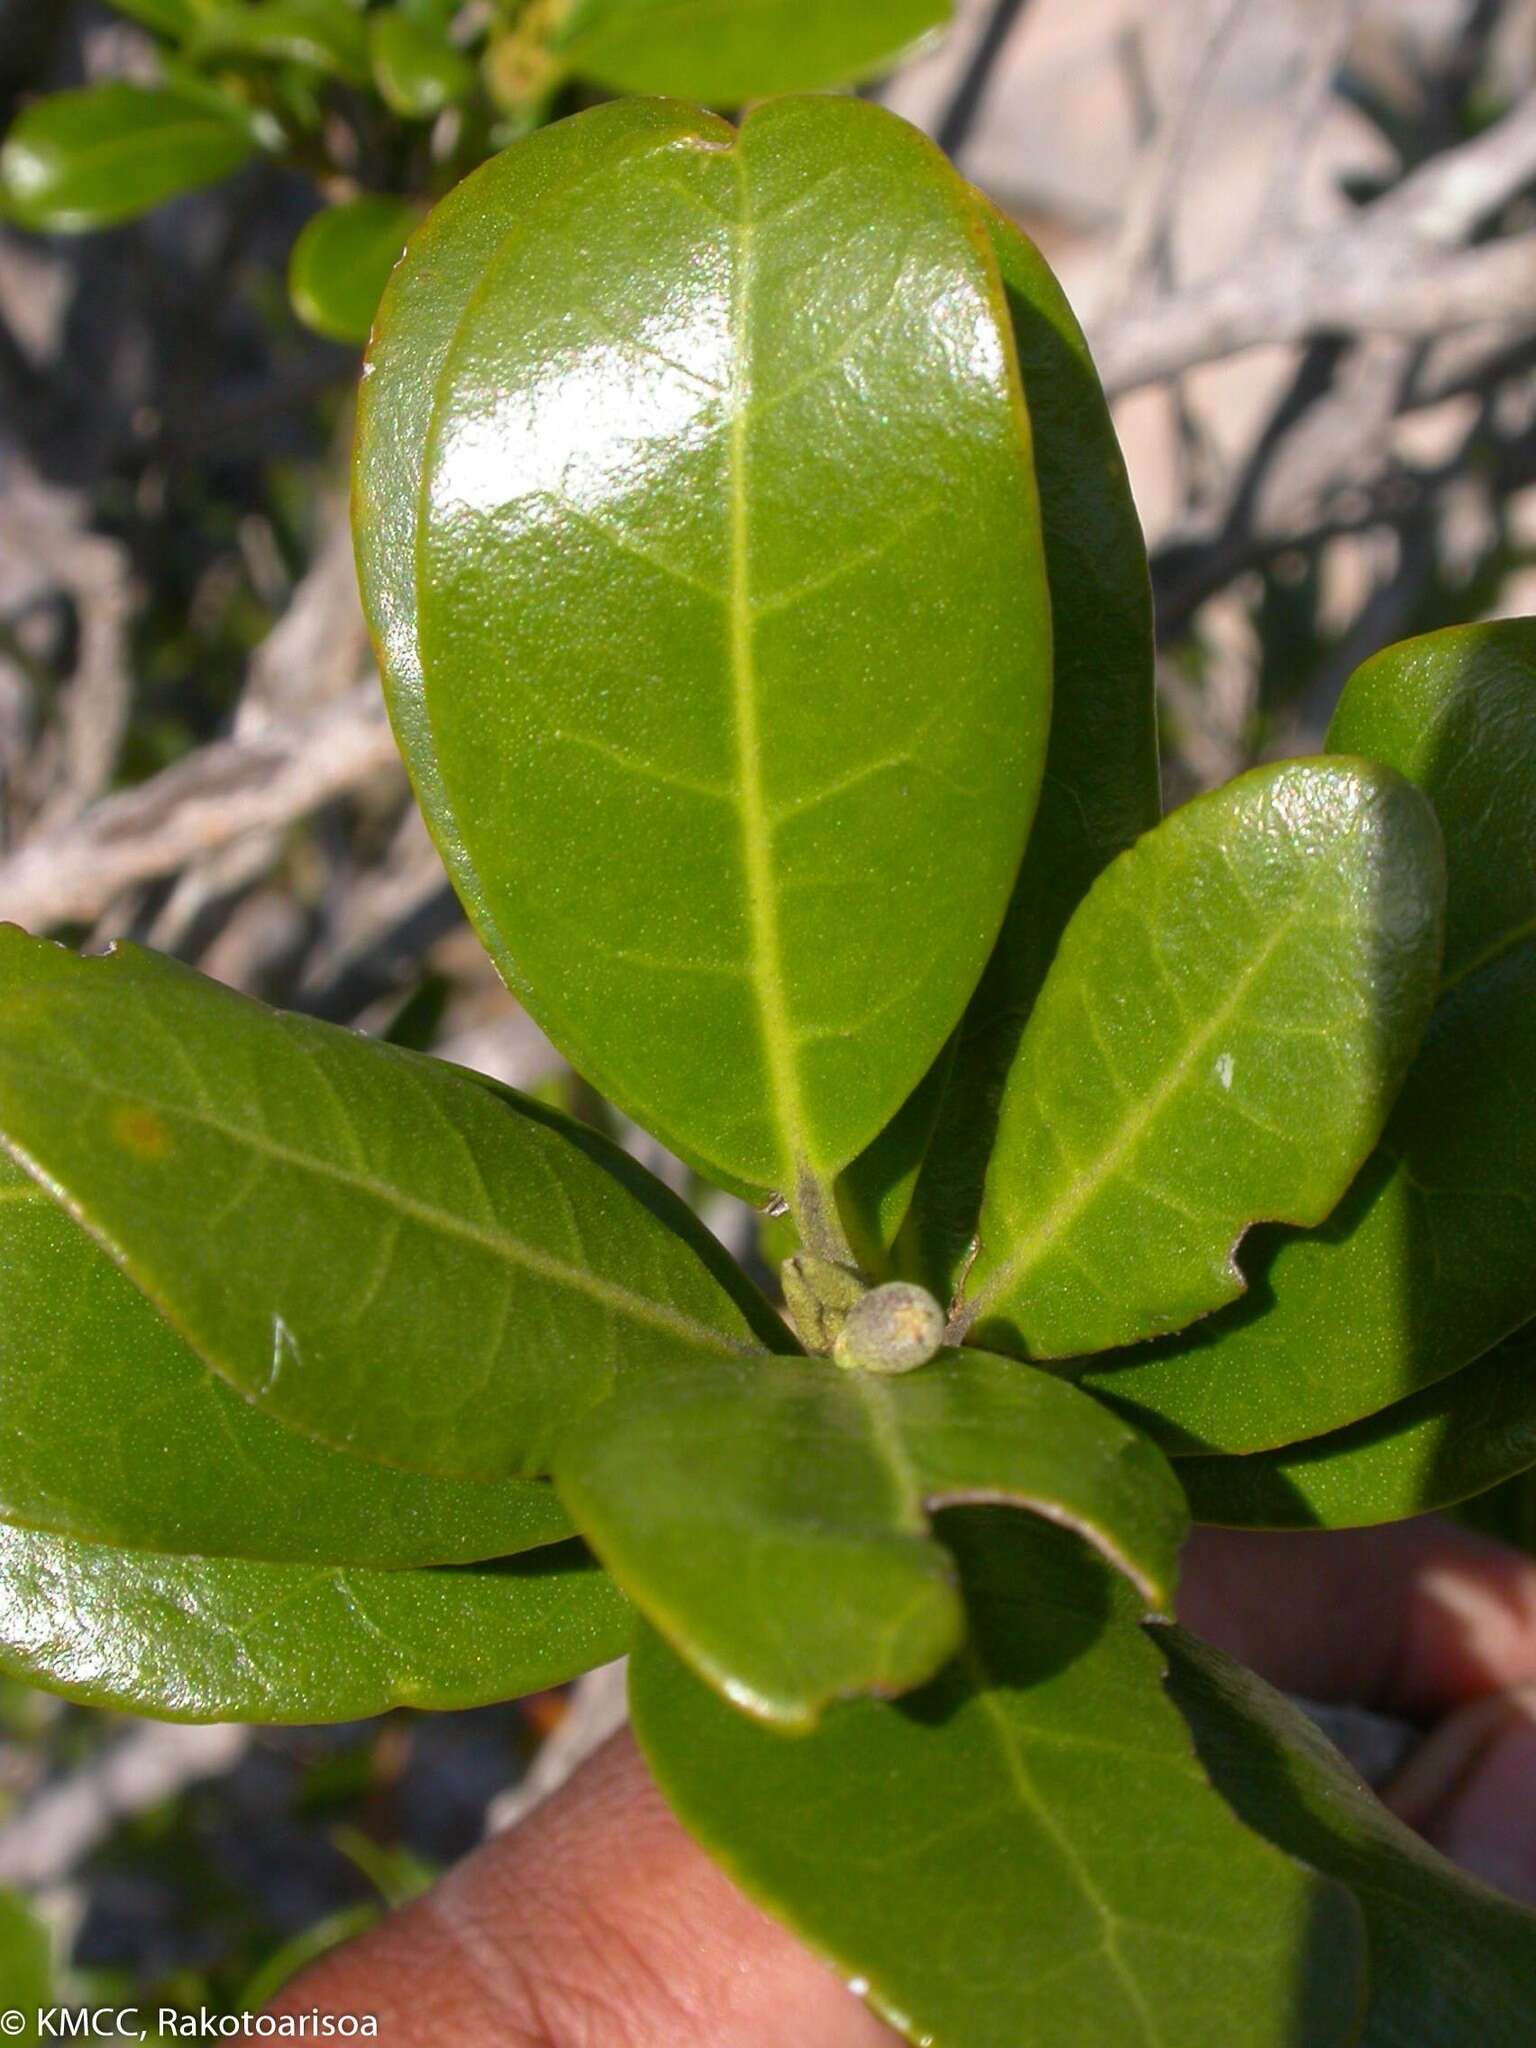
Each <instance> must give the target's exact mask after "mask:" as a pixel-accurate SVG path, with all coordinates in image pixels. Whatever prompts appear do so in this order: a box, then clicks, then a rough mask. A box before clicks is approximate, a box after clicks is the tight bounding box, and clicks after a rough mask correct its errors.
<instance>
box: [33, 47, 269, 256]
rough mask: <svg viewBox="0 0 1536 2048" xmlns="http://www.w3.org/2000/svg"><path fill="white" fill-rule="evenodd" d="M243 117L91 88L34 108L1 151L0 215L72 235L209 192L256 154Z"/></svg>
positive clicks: (135, 88) (181, 100) (199, 101)
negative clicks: (198, 192)
mask: <svg viewBox="0 0 1536 2048" xmlns="http://www.w3.org/2000/svg"><path fill="white" fill-rule="evenodd" d="M254 151H255V143H254V141H253V139H252V135H251V130H250V127H249V125H248V123H247V122H246V120H245V117H244V116H243V115H242V114H241V112H240V110H239V109H238V108H237V107H235V106H234V105H233V104H231V105H230V106H229V109H228V111H227V112H226V113H221V112H220V111H219V110H218V108H217V107H215V106H214V105H212V104H211V103H210V102H209V100H208V99H206V98H196V99H194V98H192V97H191V96H189V95H186V94H183V93H177V92H164V91H155V90H152V89H150V88H149V87H146V86H140V85H118V84H111V85H92V86H86V87H84V88H83V89H82V90H81V91H79V92H60V93H54V94H52V95H50V96H49V97H48V98H47V99H41V100H36V101H34V102H33V104H32V105H31V106H30V107H27V108H25V109H24V110H23V112H22V113H21V114H19V115H18V116H17V118H16V120H15V121H14V122H13V123H12V124H11V127H10V130H9V131H8V133H7V135H6V138H5V141H4V144H3V145H0V211H3V213H4V216H5V218H6V219H8V220H11V221H14V222H15V223H16V225H17V226H18V227H24V228H32V229H34V230H37V231H39V232H43V233H51V234H79V233H83V232H84V231H85V230H87V229H90V228H104V227H111V226H113V225H115V224H116V223H117V222H119V221H125V220H132V219H134V218H135V216H136V215H138V214H141V213H148V212H149V210H150V209H151V207H155V206H158V205H160V203H161V202H162V200H166V199H174V198H175V197H176V196H177V195H178V194H179V193H182V192H192V191H195V190H196V189H197V188H198V187H199V186H200V185H211V184H212V183H213V182H214V181H215V179H218V178H224V177H227V176H228V175H229V173H230V172H231V171H237V170H238V169H239V168H240V166H241V165H242V164H243V163H245V162H246V160H247V159H248V158H249V157H250V156H252V155H253V154H254Z"/></svg>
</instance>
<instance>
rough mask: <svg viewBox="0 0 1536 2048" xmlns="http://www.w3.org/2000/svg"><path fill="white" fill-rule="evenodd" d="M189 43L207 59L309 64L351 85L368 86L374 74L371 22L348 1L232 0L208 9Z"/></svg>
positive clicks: (200, 57)
mask: <svg viewBox="0 0 1536 2048" xmlns="http://www.w3.org/2000/svg"><path fill="white" fill-rule="evenodd" d="M187 48H188V51H189V53H190V54H191V55H192V56H194V57H197V58H198V59H200V60H202V61H204V62H208V61H211V60H215V59H219V58H228V57H237V58H238V57H254V58H259V59H262V60H264V61H266V62H268V63H283V64H304V65H308V66H309V67H310V68H311V69H312V70H315V71H322V72H325V73H327V74H329V75H330V76H332V77H335V78H342V79H345V80H346V81H347V83H348V84H349V85H366V84H367V83H368V81H369V77H370V75H371V74H370V70H369V63H368V29H367V24H366V22H365V21H364V19H363V17H362V15H361V14H359V13H358V12H357V10H356V9H355V8H352V7H350V6H348V5H347V4H346V0H228V4H227V5H224V6H216V7H213V8H210V9H208V10H207V11H206V12H204V14H203V16H202V18H201V19H200V20H199V22H198V24H197V27H196V29H195V30H194V32H193V34H192V35H191V36H190V37H189V39H188V43H187Z"/></svg>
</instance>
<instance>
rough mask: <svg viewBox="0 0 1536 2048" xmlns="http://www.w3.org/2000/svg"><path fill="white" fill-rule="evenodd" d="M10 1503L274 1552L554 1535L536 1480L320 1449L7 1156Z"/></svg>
mask: <svg viewBox="0 0 1536 2048" xmlns="http://www.w3.org/2000/svg"><path fill="white" fill-rule="evenodd" d="M0 1301H3V1302H4V1310H3V1314H0V1519H3V1520H5V1521H8V1522H19V1523H22V1524H24V1525H26V1526H27V1527H30V1528H38V1529H50V1530H53V1531H54V1532H56V1533H57V1534H59V1535H62V1536H73V1537H78V1538H80V1539H81V1540H83V1541H85V1542H90V1543H112V1544H118V1545H124V1546H126V1547H128V1548H130V1549H135V1550H165V1551H175V1552H187V1551H190V1552H193V1553H199V1554H203V1555H208V1556H215V1557H249V1558H258V1559H263V1560H266V1561H268V1562H270V1563H276V1564H287V1563H292V1564H361V1565H373V1566H376V1567H378V1568H380V1569H383V1568H391V1569H395V1568H398V1567H400V1566H403V1565H430V1564H460V1563H468V1562H472V1561H474V1560H476V1559H479V1558H486V1557H504V1556H507V1555H508V1554H510V1553H511V1552H513V1551H517V1550H526V1549H529V1548H530V1547H532V1546H534V1545H536V1544H541V1543H557V1542H559V1541H560V1540H561V1538H562V1537H565V1536H568V1535H569V1534H570V1533H571V1525H570V1522H569V1520H568V1519H567V1517H566V1515H565V1513H564V1511H563V1510H562V1508H561V1506H560V1503H559V1501H558V1499H557V1498H556V1496H555V1494H554V1492H553V1490H552V1489H551V1488H550V1487H547V1486H544V1485H541V1484H539V1483H538V1482H537V1481H533V1480H524V1481H508V1482H505V1483H503V1484H502V1485H499V1486H481V1485H477V1484H474V1483H471V1482H468V1481H464V1482H458V1483H455V1482H452V1481H449V1480H442V1479H422V1478H416V1477H413V1476H411V1475H409V1474H407V1473H403V1472H392V1471H388V1470H386V1469H385V1468H384V1467H383V1466H380V1465H369V1464H365V1463H364V1462H363V1461H362V1460H361V1459H358V1458H348V1457H341V1456H338V1455H337V1454H336V1453H335V1452H333V1451H326V1450H322V1449H321V1448H320V1447H319V1446H318V1445H317V1444H313V1443H311V1442H309V1441H308V1439H307V1438H304V1437H301V1436H297V1435H295V1434H293V1433H292V1432H291V1431H289V1430H286V1429H282V1428H280V1427H279V1426H278V1425H277V1424H276V1423H275V1422H273V1421H271V1420H270V1419H269V1418H268V1417H267V1416H265V1415H262V1414H260V1413H258V1411H257V1410H256V1409H254V1408H252V1407H250V1406H249V1405H248V1404H247V1403H246V1402H244V1401H242V1400H241V1399H240V1398H239V1396H238V1395H236V1394H235V1393H234V1392H233V1391H232V1390H231V1389H230V1388H229V1387H227V1386H225V1384H224V1383H223V1381H222V1380H219V1379H216V1378H215V1377H214V1376H213V1374H212V1373H210V1372H209V1371H208V1369H207V1368H206V1367H205V1366H204V1365H203V1364H202V1362H201V1361H200V1360H199V1359H198V1358H197V1357H196V1355H195V1354H194V1353H193V1352H191V1351H190V1350H188V1348H187V1346H186V1345H185V1344H184V1343H183V1342H182V1341H181V1339H180V1338H179V1337H178V1336H177V1335H176V1333H175V1331H174V1330H172V1329H171V1327H170V1325H169V1324H168V1323H166V1322H164V1321H162V1320H161V1318H160V1317H159V1316H158V1315H157V1314H156V1313H155V1311H154V1309H153V1308H151V1307H150V1305H149V1303H148V1302H147V1301H146V1300H145V1299H144V1297H143V1295H142V1294H140V1293H139V1291H138V1289H137V1288H136V1287H134V1286H133V1284H132V1283H131V1282H130V1281H129V1280H127V1279H125V1278H124V1276H123V1275H122V1274H121V1273H119V1272H118V1271H117V1269H116V1267H114V1266H113V1264H112V1262H111V1260H110V1259H108V1258H107V1256H106V1254H105V1253H104V1252H102V1251H100V1250H98V1248H97V1247H96V1246H95V1245H94V1244H93V1243H92V1242H91V1240H90V1238H89V1237H87V1236H86V1234H85V1233H84V1231H82V1230H80V1229H79V1228H78V1227H77V1226H76V1225H75V1224H74V1223H72V1222H71V1221H70V1220H69V1218H68V1217H67V1216H66V1215H65V1214H64V1212H63V1211H62V1210H61V1209H59V1208H58V1207H57V1206H56V1205H55V1204H54V1203H53V1202H51V1201H50V1200H49V1199H48V1197H47V1195H46V1194H45V1193H44V1192H43V1191H42V1189H41V1188H39V1187H37V1186H36V1185H35V1184H34V1183H33V1182H32V1181H31V1180H29V1179H28V1178H27V1176H26V1175H25V1174H23V1173H22V1172H20V1170H19V1169H18V1168H16V1167H14V1166H12V1164H11V1163H10V1161H9V1160H8V1159H4V1158H3V1155H0Z"/></svg>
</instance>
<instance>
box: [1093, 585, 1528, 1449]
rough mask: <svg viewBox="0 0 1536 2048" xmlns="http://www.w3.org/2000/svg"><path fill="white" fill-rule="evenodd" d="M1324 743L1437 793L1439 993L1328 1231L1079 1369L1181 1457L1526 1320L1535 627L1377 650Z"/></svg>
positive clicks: (1287, 1431) (1339, 1403) (1409, 1372)
mask: <svg viewBox="0 0 1536 2048" xmlns="http://www.w3.org/2000/svg"><path fill="white" fill-rule="evenodd" d="M1399 686H1400V687H1401V689H1402V692H1403V701H1402V703H1401V705H1400V704H1399V702H1398V697H1397V691H1398V688H1399ZM1328 740H1329V745H1330V746H1340V747H1348V748H1349V749H1351V750H1352V751H1353V752H1355V753H1358V754H1362V755H1365V756H1367V757H1369V758H1370V759H1372V760H1378V761H1381V762H1383V763H1385V764H1386V765H1387V766H1388V767H1392V768H1395V769H1397V770H1398V771H1399V772H1400V773H1402V774H1405V775H1407V776H1409V777H1410V778H1411V779H1412V780H1414V781H1415V782H1417V783H1418V785H1419V786H1420V788H1422V789H1423V790H1424V792H1425V793H1426V795H1428V796H1429V798H1430V799H1431V801H1432V802H1433V803H1434V805H1435V808H1436V811H1437V813H1438V815H1439V817H1440V819H1441V823H1442V825H1443V827H1444V831H1445V837H1446V864H1447V870H1448V873H1449V877H1450V886H1449V894H1448V903H1447V916H1446V960H1447V962H1448V969H1447V976H1446V982H1445V990H1444V993H1443V995H1442V998H1441V1001H1440V1004H1439V1006H1438V1008H1437V1009H1436V1012H1435V1015H1434V1017H1433V1018H1432V1020H1431V1022H1430V1026H1429V1030H1428V1032H1427V1034H1426V1036H1425V1040H1424V1044H1423V1046H1422V1047H1421V1049H1420V1051H1419V1054H1418V1057H1417V1059H1416V1060H1415V1062H1414V1064H1413V1067H1412V1070H1411V1071H1410V1073H1409V1075H1408V1079H1407V1082H1406V1084H1405V1086H1404V1088H1403V1092H1402V1095H1401V1096H1400V1098H1399V1100H1398V1103H1397V1106H1396V1108H1395V1109H1394V1111H1393V1113H1392V1116H1391V1119H1390V1120H1389V1122H1388V1124H1387V1127H1386V1130H1385V1131H1384V1133H1383V1134H1382V1141H1381V1144H1380V1145H1379V1146H1378V1148H1377V1151H1376V1154H1375V1156H1374V1157H1373V1158H1372V1159H1371V1160H1370V1161H1369V1162H1368V1163H1367V1165H1366V1167H1365V1168H1364V1170H1363V1171H1362V1172H1361V1174H1360V1176H1359V1177H1358V1179H1357V1180H1356V1182H1355V1184H1354V1186H1353V1187H1352V1188H1351V1189H1350V1191H1349V1194H1348V1195H1347V1197H1346V1198H1345V1200H1344V1201H1343V1202H1342V1203H1341V1204H1340V1206H1339V1208H1338V1210H1337V1211H1336V1212H1335V1214H1334V1215H1333V1216H1332V1217H1331V1218H1330V1219H1329V1221H1328V1223H1327V1225H1326V1227H1325V1228H1323V1229H1322V1230H1319V1231H1314V1232H1312V1233H1311V1234H1309V1235H1307V1236H1297V1235H1295V1234H1294V1233H1291V1232H1286V1231H1265V1232H1263V1233H1260V1234H1259V1235H1257V1236H1256V1237H1255V1238H1254V1239H1253V1240H1252V1241H1251V1246H1250V1249H1249V1250H1248V1251H1247V1252H1246V1253H1245V1256H1244V1264H1245V1267H1246V1268H1247V1270H1248V1273H1249V1275H1250V1277H1251V1279H1252V1281H1253V1295H1252V1298H1251V1300H1250V1301H1246V1302H1242V1303H1239V1304H1238V1305H1237V1306H1236V1307H1235V1308H1233V1309H1231V1310H1229V1311H1228V1312H1227V1313H1225V1314H1224V1315H1221V1316H1219V1317H1215V1318H1213V1319H1212V1320H1211V1322H1210V1323H1208V1324H1205V1325H1203V1326H1202V1327H1200V1328H1199V1329H1196V1330H1193V1331H1191V1332H1190V1334H1189V1336H1188V1338H1187V1339H1185V1340H1184V1341H1183V1342H1181V1343H1178V1344H1173V1345H1167V1346H1158V1347H1157V1349H1156V1350H1155V1351H1154V1352H1153V1353H1151V1354H1150V1355H1148V1356H1147V1357H1145V1358H1142V1359H1127V1360H1123V1361H1122V1360H1114V1361H1105V1362H1104V1366H1105V1369H1103V1370H1101V1371H1098V1372H1095V1373H1093V1374H1092V1375H1091V1376H1088V1377H1086V1379H1085V1383H1086V1384H1090V1385H1092V1386H1093V1388H1094V1390H1095V1391H1096V1392H1097V1393H1099V1394H1101V1395H1102V1396H1104V1397H1105V1398H1108V1399H1112V1400H1114V1401H1116V1402H1117V1403H1119V1404H1121V1405H1123V1407H1124V1409H1125V1412H1126V1413H1128V1414H1129V1415H1130V1416H1132V1418H1133V1419H1134V1420H1136V1421H1138V1422H1140V1423H1141V1425H1142V1426H1143V1427H1144V1428H1146V1429H1149V1430H1151V1431H1153V1432H1154V1433H1155V1434H1156V1435H1157V1436H1158V1439H1159V1441H1161V1442H1164V1443H1166V1444H1168V1445H1169V1446H1170V1447H1171V1448H1173V1449H1175V1450H1178V1451H1185V1452H1198V1451H1201V1450H1209V1451H1216V1452H1226V1453H1243V1452H1251V1451H1263V1450H1270V1449H1274V1448H1276V1447H1277V1446H1279V1445H1282V1444H1287V1443H1291V1442H1294V1441H1295V1440H1296V1439H1298V1438H1306V1437H1315V1436H1319V1435H1321V1434H1322V1433H1323V1432H1325V1431H1327V1430H1333V1429H1339V1428H1343V1427H1344V1426H1346V1425H1347V1424H1349V1423H1352V1422H1356V1421H1358V1420H1360V1419H1361V1418H1362V1417H1363V1416H1367V1415H1373V1414H1376V1413H1378V1412H1379V1411H1380V1410H1382V1409H1383V1408H1386V1407H1388V1406H1390V1405H1391V1404H1392V1403H1394V1402H1398V1401H1402V1400H1405V1399H1406V1398H1407V1397H1408V1396H1409V1395H1411V1394H1413V1393H1414V1392H1416V1391H1417V1389H1419V1388H1420V1387H1424V1386H1429V1385H1432V1384H1433V1383H1434V1382H1435V1381H1436V1380H1439V1379H1443V1378H1444V1377H1445V1376H1446V1375H1447V1374H1448V1373H1453V1372H1456V1371H1458V1370H1459V1369H1460V1368H1462V1367H1464V1366H1466V1365H1468V1364H1470V1362H1471V1361H1472V1360H1473V1359H1475V1358H1478V1357H1480V1356H1481V1354H1482V1353H1483V1352H1485V1351H1486V1350H1488V1348H1489V1347H1490V1345H1493V1344H1497V1343H1498V1342H1499V1341H1500V1340H1501V1339H1502V1338H1504V1337H1507V1336H1508V1335H1510V1333H1511V1332H1512V1331H1514V1330H1517V1329H1519V1328H1521V1327H1522V1326H1523V1325H1524V1324H1526V1323H1528V1322H1530V1321H1531V1320H1532V1319H1533V1318H1536V1200H1533V1198H1532V1193H1531V1191H1532V1189H1533V1188H1536V1126H1533V1123H1532V1119H1531V1115H1530V1104H1531V1102H1532V1100H1533V1099H1536V930H1533V927H1532V918H1533V916H1536V856H1533V847H1536V777H1533V776H1532V774H1531V772H1530V763H1531V761H1532V760H1533V759H1536V622H1533V621H1531V620H1529V619H1523V620H1508V621H1502V622H1499V623H1497V624H1493V625H1487V626H1468V627H1458V628H1455V629H1453V630H1452V631H1450V632H1446V633H1431V634H1427V635H1425V636H1424V638H1422V639H1420V640H1410V641H1406V642H1404V643H1403V644H1402V645H1401V646H1399V647H1394V648H1388V649H1387V650H1386V652H1385V653H1383V654H1379V655H1377V656H1376V657H1375V659H1374V660H1373V661H1370V662H1368V663H1367V664H1366V665H1365V667H1364V668H1363V669H1361V670H1360V671H1358V673H1357V675H1356V676H1354V677H1352V678H1351V679H1350V682H1349V684H1348V685H1347V686H1346V688H1345V691H1344V696H1343V699H1342V701H1341V702H1340V705H1339V709H1338V713H1337V715H1336V717H1335V720H1334V723H1333V726H1332V727H1331V728H1330V731H1329V735H1328Z"/></svg>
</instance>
